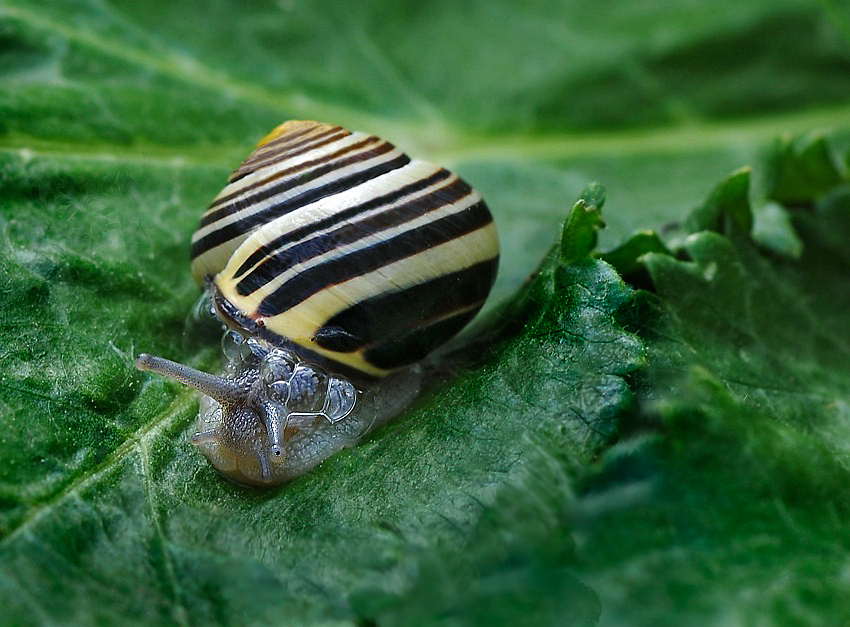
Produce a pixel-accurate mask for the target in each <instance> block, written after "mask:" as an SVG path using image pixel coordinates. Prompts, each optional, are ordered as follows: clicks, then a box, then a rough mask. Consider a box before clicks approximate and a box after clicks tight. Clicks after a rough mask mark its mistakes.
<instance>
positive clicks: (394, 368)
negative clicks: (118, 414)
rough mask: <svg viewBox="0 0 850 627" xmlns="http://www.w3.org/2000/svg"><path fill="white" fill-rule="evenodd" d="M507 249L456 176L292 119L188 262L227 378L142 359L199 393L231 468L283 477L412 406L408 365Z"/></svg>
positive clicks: (265, 479) (267, 141) (430, 345)
mask: <svg viewBox="0 0 850 627" xmlns="http://www.w3.org/2000/svg"><path fill="white" fill-rule="evenodd" d="M498 258H499V242H498V236H497V234H496V228H495V225H494V224H493V219H492V217H491V215H490V212H489V210H488V209H487V206H486V205H485V204H484V201H483V200H482V199H481V197H480V196H479V195H478V193H477V192H476V191H475V190H474V189H472V188H471V187H470V186H469V185H468V184H467V183H465V182H464V181H463V180H461V179H460V178H459V177H457V176H456V175H455V174H452V173H451V172H449V171H448V170H445V169H443V168H440V167H437V166H434V165H431V164H429V163H426V162H424V161H418V160H415V159H410V158H409V157H408V156H406V155H405V154H404V153H402V152H401V151H399V150H398V149H397V148H395V147H394V146H393V145H392V144H390V143H388V142H386V141H384V140H382V139H379V138H377V137H374V136H371V135H367V134H365V133H356V132H355V133H352V132H349V131H347V130H345V129H343V128H341V127H339V126H328V125H325V124H319V123H317V122H300V121H292V122H286V123H285V124H282V125H280V126H279V127H277V128H276V129H275V130H274V131H272V132H271V133H270V134H269V135H268V136H266V137H265V138H264V139H263V140H262V141H261V142H260V144H259V145H258V146H257V148H256V149H255V150H254V152H252V153H251V154H250V155H249V156H248V158H247V159H245V161H243V162H242V164H241V165H240V166H239V167H238V168H237V169H236V171H235V172H233V174H232V175H231V176H230V178H229V180H228V185H227V186H226V187H225V188H224V189H223V190H222V191H221V193H220V194H219V195H218V196H216V198H215V199H214V200H213V202H212V205H211V206H210V208H209V209H208V210H207V211H206V213H204V215H203V217H202V218H201V222H200V225H199V227H198V229H197V231H196V232H195V234H194V236H193V238H192V272H193V274H194V276H195V279H196V280H197V281H198V282H199V283H200V284H202V285H204V286H205V287H206V289H207V291H208V296H209V299H210V300H211V303H212V311H214V313H216V314H217V315H218V317H219V318H220V319H221V320H222V321H223V322H224V323H225V324H226V325H227V326H228V327H230V329H231V330H230V331H228V332H227V333H226V334H225V356H226V357H227V362H228V363H227V366H226V369H225V373H224V375H223V376H215V375H211V374H207V373H204V372H201V371H198V370H195V369H193V368H190V367H188V366H185V365H183V364H179V363H176V362H173V361H169V360H167V359H163V358H161V357H154V356H151V355H145V354H142V355H140V356H139V357H138V358H137V360H136V366H137V367H138V368H139V369H140V370H148V371H152V372H155V373H158V374H161V375H164V376H167V377H170V378H172V379H175V380H177V381H180V382H181V383H184V384H186V385H189V386H191V387H194V388H195V389H197V390H198V391H200V392H201V393H202V395H203V396H202V400H201V411H200V415H199V417H198V431H197V433H196V434H195V435H194V437H193V439H192V442H193V443H194V444H196V445H197V446H198V448H199V449H200V450H201V452H202V453H203V454H204V455H205V456H206V457H207V458H208V459H209V460H210V461H211V462H212V464H213V465H214V466H215V467H216V469H218V470H219V472H221V473H222V474H223V475H224V476H225V477H227V478H229V479H232V480H233V481H236V482H238V483H247V484H256V485H272V484H277V483H281V482H283V481H287V480H288V479H291V478H293V477H296V476H298V475H301V474H303V473H304V472H307V471H308V470H310V469H311V468H313V467H314V466H316V465H317V464H319V463H321V462H322V461H323V460H325V459H327V458H328V457H329V456H331V455H333V454H334V453H335V452H337V451H339V450H340V449H342V448H345V447H347V446H351V445H353V444H354V443H356V441H357V439H358V438H359V437H360V436H361V435H363V434H364V433H366V432H368V431H369V430H370V429H372V428H373V427H374V426H375V425H377V424H381V423H382V422H385V421H386V420H389V419H390V418H391V417H393V416H394V415H396V414H397V413H399V412H400V411H401V410H402V409H403V408H404V406H405V405H406V404H407V403H409V401H410V400H411V399H412V398H413V397H414V396H415V394H416V393H417V391H418V389H419V387H420V378H421V372H420V370H419V369H418V367H417V366H415V365H413V364H415V363H416V362H418V361H420V360H421V359H422V358H423V357H425V356H426V355H427V354H428V353H430V352H431V351H432V350H434V349H435V348H436V347H438V346H439V345H441V344H442V343H444V342H445V341H446V340H448V339H449V338H451V337H452V336H453V335H454V334H455V333H457V332H458V331H459V330H460V329H461V328H462V327H463V326H464V325H465V324H466V323H467V322H469V320H471V319H472V318H473V317H474V316H475V314H476V313H477V312H478V310H479V309H480V308H481V306H482V305H483V303H484V301H485V299H486V298H487V294H488V293H489V291H490V288H491V286H492V284H493V280H494V278H495V274H496V268H497V265H498ZM209 302H210V301H209V300H208V301H207V303H209ZM207 309H209V306H207Z"/></svg>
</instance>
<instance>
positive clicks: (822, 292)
mask: <svg viewBox="0 0 850 627" xmlns="http://www.w3.org/2000/svg"><path fill="white" fill-rule="evenodd" d="M807 202H811V200H808V201H807ZM795 223H796V224H798V228H799V229H800V237H801V240H802V241H803V243H804V245H805V247H804V252H803V254H802V256H801V258H800V261H799V263H795V264H789V263H788V262H787V261H784V260H778V259H773V258H769V257H765V256H764V255H763V254H762V253H761V252H760V251H759V249H758V248H757V247H756V246H755V245H754V244H753V243H752V242H750V241H749V240H748V239H747V238H746V237H741V236H740V233H738V234H737V235H735V234H733V236H732V237H726V236H723V235H720V234H718V233H714V232H699V233H696V234H694V235H692V236H691V237H689V238H688V239H687V240H686V241H685V243H684V248H683V251H682V252H683V253H684V254H685V258H684V259H677V258H674V257H672V256H670V255H669V254H659V253H654V254H649V255H647V256H646V257H644V263H645V265H646V268H647V269H648V272H649V274H650V276H651V280H652V285H653V288H654V290H655V296H654V297H653V298H644V306H643V314H642V315H641V316H640V317H639V318H637V319H638V320H639V324H640V329H639V331H638V332H639V335H640V336H641V337H643V338H645V339H646V341H647V349H648V363H649V368H648V370H647V371H645V376H646V381H644V382H643V383H642V384H641V386H642V387H645V388H648V389H650V390H651V391H652V392H651V394H649V395H647V396H645V397H644V398H643V405H642V411H641V413H640V415H639V416H638V419H639V420H638V422H637V423H636V426H637V425H640V424H643V425H644V428H646V427H645V426H646V425H648V424H655V428H656V429H658V430H659V431H658V433H663V434H664V435H663V437H658V436H656V437H651V438H648V437H646V435H641V436H636V437H633V438H632V439H628V440H625V441H624V442H622V443H620V444H618V445H617V446H615V447H614V449H612V450H611V451H609V452H608V453H607V455H606V460H605V463H604V464H603V465H602V469H601V470H600V471H599V474H598V476H597V477H596V478H595V479H594V480H593V481H592V482H591V486H590V491H589V495H588V496H587V497H585V498H584V499H583V500H584V503H582V502H579V504H578V505H577V508H578V512H579V514H578V518H579V520H581V521H582V523H581V525H580V526H579V527H578V528H577V529H576V533H577V534H581V535H582V536H583V537H585V538H586V541H587V544H586V545H585V551H586V555H588V556H593V559H592V561H589V563H588V565H587V566H586V567H583V568H581V569H580V571H579V576H580V578H581V579H582V580H584V581H586V582H589V583H591V586H592V587H593V589H594V590H596V592H597V593H598V594H599V596H600V598H601V600H602V605H603V607H604V608H605V611H606V612H608V620H609V621H610V622H612V623H617V622H634V623H638V624H649V623H651V622H653V621H654V620H655V619H656V618H657V617H658V616H662V615H663V616H664V617H665V618H666V619H667V620H669V621H670V622H672V623H675V624H683V623H688V622H692V621H695V620H699V621H705V622H720V621H730V620H731V621H732V622H741V623H750V622H753V621H764V622H766V623H767V624H791V623H800V624H802V623H807V622H810V621H812V620H815V621H816V622H819V621H821V620H826V621H827V622H837V623H841V622H842V621H846V620H848V617H850V613H848V608H847V605H846V603H845V599H846V598H847V595H848V593H850V587H849V586H848V584H847V581H846V579H845V578H844V577H843V576H842V573H843V569H844V565H845V558H846V551H847V547H848V546H850V534H848V532H847V529H846V525H845V524H844V522H843V521H844V520H845V519H846V517H847V516H848V514H850V510H848V507H850V505H848V504H850V488H848V486H850V475H848V472H847V469H846V464H845V460H846V455H847V442H848V441H850V430H848V426H847V425H848V417H850V413H848V412H850V383H848V382H850V344H848V335H847V324H848V316H847V311H848V307H850V292H848V291H847V289H846V284H847V277H848V276H850V254H848V252H847V247H846V238H847V236H848V234H850V196H848V195H847V194H844V195H842V196H839V197H836V199H835V202H833V203H832V204H831V205H829V206H828V207H827V206H821V207H820V208H819V209H818V210H817V213H816V215H812V214H809V213H800V212H797V213H796V214H795ZM600 495H602V496H600ZM620 495H630V496H628V497H627V498H620ZM600 500H602V501H603V502H604V503H606V507H600V505H599V501H600ZM581 512H584V515H582V514H581ZM626 534H628V542H627V543H625V542H622V539H623V538H624V537H625V536H626ZM613 547H616V550H614V549H613ZM623 573H628V575H627V578H626V579H625V580H624V578H623Z"/></svg>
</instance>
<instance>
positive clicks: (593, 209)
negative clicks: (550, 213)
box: [561, 183, 605, 264]
mask: <svg viewBox="0 0 850 627" xmlns="http://www.w3.org/2000/svg"><path fill="white" fill-rule="evenodd" d="M604 204H605V188H604V187H602V185H600V184H599V183H593V184H591V185H588V186H587V187H586V188H585V189H584V191H583V192H582V193H581V197H580V198H579V199H578V200H577V201H576V204H574V205H573V207H572V209H570V211H569V213H568V214H567V219H566V220H564V228H563V229H562V231H561V261H562V262H563V263H567V264H569V263H575V262H577V261H580V260H582V259H584V258H585V257H587V256H589V255H590V253H591V252H592V251H593V250H594V249H595V248H596V239H597V238H596V232H597V231H598V230H600V229H604V228H605V222H604V221H603V220H602V214H601V211H602V206H603V205H604Z"/></svg>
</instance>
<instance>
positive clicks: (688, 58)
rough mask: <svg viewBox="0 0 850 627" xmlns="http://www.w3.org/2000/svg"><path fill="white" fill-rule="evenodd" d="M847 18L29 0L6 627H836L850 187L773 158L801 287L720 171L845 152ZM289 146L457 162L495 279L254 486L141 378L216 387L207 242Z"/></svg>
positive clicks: (792, 267) (775, 231) (773, 214)
mask: <svg viewBox="0 0 850 627" xmlns="http://www.w3.org/2000/svg"><path fill="white" fill-rule="evenodd" d="M848 23H850V18H848V15H847V12H846V11H845V10H844V9H843V8H841V7H838V6H837V5H836V6H833V4H831V3H829V2H825V3H810V2H805V1H803V0H778V1H777V0H755V1H753V2H748V3H745V4H741V5H740V6H738V5H736V6H732V5H730V6H728V7H724V8H722V9H718V7H716V6H714V5H711V4H705V3H704V4H695V3H693V2H687V1H686V0H677V1H675V2H672V3H670V2H649V3H642V4H628V3H620V4H616V5H614V4H612V5H610V6H606V7H602V8H600V6H599V3H598V2H596V1H594V2H591V1H590V0H579V1H577V2H570V3H563V2H536V3H530V4H523V3H516V2H507V1H506V0H493V1H491V2H487V3H458V2H450V1H448V0H436V1H435V2H429V3H427V4H422V3H415V2H409V1H404V2H396V3H388V2H382V1H380V0H368V1H364V2H357V3H339V2H332V1H331V0H318V1H317V2H310V3H304V2H292V1H289V0H281V1H279V2H268V1H265V0H261V1H259V2H254V3H250V4H249V5H239V6H237V5H236V4H235V3H231V2H227V1H225V0H212V1H207V2H197V1H195V0H189V1H187V2H179V3H173V2H172V3H166V2H159V1H157V0H154V1H153V2H146V3H139V2H129V1H127V0H105V1H94V0H80V1H79V2H76V3H73V4H69V3H60V2H47V1H44V0H5V1H4V2H3V3H2V4H0V84H2V89H0V460H1V461H2V464H0V606H2V607H3V613H2V615H3V618H2V619H0V623H4V624H5V623H8V624H16V625H18V624H23V625H26V624H50V623H59V622H61V623H63V624H92V623H105V624H110V623H120V624H126V623H138V624H162V623H165V624H171V623H178V624H198V623H206V624H233V623H239V624H252V623H263V624H268V623H272V624H281V623H284V624H315V623H339V624H373V623H377V624H393V623H396V624H433V623H435V622H443V623H451V624H469V623H498V622H507V621H508V620H510V621H511V622H513V623H526V624H540V623H556V624H568V625H569V624H576V625H591V624H595V623H597V622H600V623H607V624H622V623H631V624H635V623H646V624H658V623H659V622H665V621H666V622H675V623H680V624H681V623H701V624H705V623H710V622H720V621H724V622H732V623H735V622H743V623H754V622H770V621H773V622H781V623H787V622H799V623H806V622H808V623H816V622H821V623H826V624H841V621H842V620H845V621H846V619H847V616H846V610H844V607H845V602H844V599H845V598H846V594H845V593H846V590H845V589H844V583H843V582H844V580H845V579H846V577H845V576H844V570H842V568H841V567H842V566H843V561H842V560H843V554H845V553H846V551H845V550H844V549H846V545H847V538H846V534H845V533H844V532H843V529H842V527H841V524H840V521H841V520H842V519H843V517H844V516H846V513H847V512H846V511H845V509H846V505H845V503H846V502H847V499H846V496H847V495H846V494H844V487H843V486H844V485H846V477H845V476H844V470H843V468H844V466H845V465H846V464H845V463H844V461H845V459H844V457H845V455H844V450H843V449H842V443H843V442H844V441H845V440H846V434H845V433H844V431H843V424H844V422H846V419H847V407H848V400H847V398H848V396H847V390H846V383H845V382H846V380H847V378H846V374H847V373H846V364H847V359H846V357H847V356H846V351H845V349H844V346H843V344H842V342H843V340H842V338H844V337H845V336H846V313H845V312H846V311H848V308H847V305H848V303H847V302H846V301H847V298H846V281H845V277H846V275H847V274H846V271H847V253H846V245H845V244H846V241H847V233H848V230H847V224H846V207H847V198H848V193H847V186H846V182H847V172H846V170H847V168H846V160H842V159H841V158H838V157H836V154H838V153H836V152H835V149H834V148H830V147H829V146H827V144H826V143H824V142H822V141H821V140H818V139H815V140H814V141H812V140H811V139H792V140H783V142H784V143H780V144H778V148H775V149H774V150H773V151H772V152H771V153H770V155H771V156H770V165H769V167H768V168H767V169H766V170H765V169H764V168H759V167H758V166H756V167H755V169H754V170H753V178H752V181H753V185H752V189H750V190H749V195H751V196H752V205H753V206H754V207H755V209H754V210H753V211H752V215H753V223H752V230H753V236H754V237H756V238H757V241H758V242H759V244H760V246H762V247H764V248H767V249H769V250H770V251H772V252H779V253H781V254H784V255H786V257H785V258H783V259H773V258H771V257H767V256H764V254H763V252H762V249H761V248H757V247H755V246H753V245H752V243H751V241H750V238H749V231H750V228H749V227H748V222H747V218H746V216H747V215H748V213H747V211H749V207H750V205H749V198H748V196H747V195H746V194H744V191H745V188H746V186H745V185H744V183H745V180H744V175H743V174H742V173H740V171H739V174H738V175H737V176H733V177H732V178H731V179H725V182H724V183H721V184H720V186H718V181H723V180H724V177H726V176H727V173H728V172H730V171H733V170H735V169H736V168H740V167H741V166H744V165H746V164H751V163H756V164H757V162H758V156H759V155H760V154H762V153H763V152H764V150H765V147H766V146H768V145H769V144H771V142H773V141H774V138H775V137H776V136H779V135H783V134H786V133H787V134H790V135H789V136H796V135H797V134H800V133H808V132H810V131H811V130H812V129H818V128H831V129H834V135H835V137H836V138H837V145H839V146H841V145H844V146H846V145H847V140H848V138H850V125H848V122H847V120H848V119H850V108H848V104H847V93H850V66H848V61H847V59H848V37H847V32H850V29H848ZM288 118H302V119H319V120H321V121H325V122H333V123H339V124H342V125H344V126H347V127H350V128H354V129H361V130H364V131H369V132H373V133H376V134H378V135H380V136H382V137H386V138H387V139H388V140H390V141H392V142H394V143H395V144H397V145H398V146H400V147H401V148H403V149H405V150H406V151H407V152H408V153H409V154H411V155H412V156H415V157H421V158H427V159H430V160H432V161H434V162H436V163H440V164H442V165H446V166H447V167H450V168H452V169H454V170H456V171H458V172H459V173H460V174H462V175H463V176H464V178H466V179H467V180H468V181H469V182H470V183H472V184H473V185H475V187H476V188H477V189H479V191H481V193H482V195H483V196H484V197H485V198H486V199H487V202H488V205H489V206H490V207H491V209H492V211H493V213H494V216H495V218H496V221H497V223H498V226H499V229H500V233H501V238H502V267H501V269H500V277H499V279H498V282H497V284H496V286H495V288H494V292H493V297H492V298H491V302H490V303H489V304H488V309H487V311H486V312H485V316H484V318H483V319H482V320H481V321H480V323H479V324H478V326H477V328H476V329H474V330H472V332H470V333H469V334H468V335H467V337H466V340H465V341H466V343H464V342H463V341H461V342H459V344H457V345H456V346H455V348H456V349H457V350H456V351H455V352H451V353H448V354H446V355H444V356H443V358H442V359H441V360H438V361H436V362H435V363H436V364H437V366H439V367H441V368H443V369H444V381H442V382H441V383H440V384H439V385H435V387H434V388H433V389H431V390H430V391H429V392H428V393H426V394H425V395H423V396H422V397H421V398H420V399H419V400H418V401H417V402H416V404H415V406H414V407H412V408H411V409H410V411H408V412H407V413H406V414H405V415H403V416H401V417H399V419H398V420H397V421H395V422H394V423H392V424H390V425H388V426H387V427H386V428H384V429H383V430H380V431H378V432H376V433H374V434H372V435H371V436H370V437H369V438H367V439H366V440H365V441H364V442H363V443H362V444H361V445H360V446H358V447H357V448H355V449H352V450H349V451H345V452H343V453H341V454H339V455H337V456H336V457H334V458H332V459H331V460H328V462H326V463H325V464H323V465H322V466H321V467H320V468H318V469H317V470H316V471H315V472H313V473H311V474H309V475H307V476H305V477H303V478H301V479H299V480H298V481H295V482H293V483H291V484H289V485H286V486H283V487H281V488H279V489H276V490H272V491H265V492H261V491H251V490H246V489H243V488H237V487H235V486H232V485H230V484H228V483H226V482H224V481H223V480H222V479H221V478H220V477H219V476H218V475H217V474H216V473H215V472H214V471H213V470H212V469H211V468H210V467H209V466H208V465H207V464H206V461H205V460H204V459H203V458H201V457H200V455H198V454H197V453H196V452H195V451H194V450H193V449H192V448H191V447H190V445H189V442H188V438H189V437H190V435H191V433H192V432H193V422H194V419H195V416H196V414H197V400H196V398H195V397H194V395H192V394H191V393H189V392H187V391H186V390H182V389H179V388H178V387H177V386H175V385H172V384H170V383H167V382H165V381H162V380H159V379H156V378H153V377H148V376H146V375H142V374H141V373H138V372H137V371H136V370H135V369H134V368H133V357H134V356H135V355H136V354H138V353H139V352H141V351H143V350H144V351H148V352H151V353H157V354H162V355H164V356H167V357H171V358H175V359H179V360H181V361H184V362H186V363H189V364H191V365H194V366H197V367H203V368H206V369H215V368H217V367H218V361H219V352H220V351H219V349H218V347H217V345H216V342H217V339H216V338H209V337H207V336H206V335H205V334H204V332H203V330H201V329H198V328H196V324H195V323H196V321H195V320H194V319H193V318H192V316H191V311H192V308H193V303H194V302H195V301H196V298H197V294H198V290H197V287H196V286H195V285H194V284H193V282H192V280H191V277H190V274H189V269H188V260H187V257H188V247H189V241H190V238H191V234H192V232H193V230H194V229H195V227H196V225H197V221H198V218H199V215H200V214H201V213H202V211H203V210H204V208H205V207H206V206H207V205H208V203H209V201H210V199H211V198H213V197H214V196H215V194H216V193H218V191H219V190H220V189H221V188H222V187H223V185H224V182H225V180H226V177H227V175H228V173H229V172H230V171H231V170H232V169H233V167H235V166H236V165H237V163H238V162H239V161H240V159H241V158H243V157H244V156H245V155H246V154H247V153H248V152H249V151H250V150H251V147H252V146H253V145H255V144H256V142H257V141H258V140H259V139H260V138H261V137H262V136H263V135H265V134H266V133H267V132H268V131H269V130H270V129H271V128H273V127H274V126H275V125H277V124H278V123H280V122H282V121H283V120H285V119H288ZM759 177H761V178H759ZM597 180H598V181H601V182H603V183H604V185H605V189H606V190H607V197H608V206H607V207H606V215H605V222H606V224H607V228H606V229H605V230H604V231H602V232H597V227H598V226H599V222H598V215H596V214H593V213H591V214H587V213H584V214H581V213H578V214H575V216H574V217H576V218H577V219H578V218H580V219H578V220H577V222H575V223H571V224H574V226H575V228H574V229H573V228H570V229H568V233H569V237H568V244H569V246H568V248H569V251H568V254H566V255H565V256H564V257H563V259H562V257H561V249H560V248H559V247H558V244H559V237H560V236H561V235H562V234H563V231H562V230H559V229H560V225H561V224H562V223H563V222H564V219H565V217H566V216H565V209H566V207H569V206H570V203H571V202H572V200H573V199H575V198H577V197H578V196H579V195H580V194H581V192H582V190H583V189H584V188H585V186H586V185H587V184H588V182H589V181H597ZM713 189H716V190H717V191H716V193H715V194H714V195H712V196H709V194H710V192H711V190H713ZM707 196H708V197H709V200H708V201H703V199H704V198H706V197H707ZM745 199H747V200H746V202H745ZM586 200H588V202H586V203H585V205H587V206H589V205H591V204H594V202H595V203H596V205H597V206H599V204H600V203H599V202H597V201H593V200H592V198H588V199H586ZM694 206H700V207H702V208H703V213H702V214H701V215H700V216H698V218H694V219H692V221H691V222H690V223H689V224H690V226H691V227H692V230H693V231H694V233H693V235H692V236H691V238H690V239H688V238H684V239H676V237H675V235H676V234H677V233H681V231H677V230H676V229H675V228H672V227H671V225H676V224H680V223H682V221H683V220H685V217H686V215H687V211H688V209H689V208H691V207H694ZM745 209H746V211H745ZM730 224H736V225H737V226H736V227H735V228H734V229H729V228H727V227H729V225H730ZM707 228H708V229H712V230H715V231H717V232H715V233H706V232H705V231H704V229H707ZM633 233H636V234H637V235H635V236H634V237H632V236H631V235H630V234H633ZM597 235H598V238H599V249H601V250H603V251H608V252H605V253H599V252H598V251H594V250H593V247H594V246H595V238H596V237H597ZM547 251H548V253H547ZM674 255H675V256H674ZM544 257H545V261H544V263H543V265H540V260H541V258H544ZM795 258H799V260H798V261H795V260H794V259H795ZM563 261H566V262H570V263H563ZM609 264H610V265H609ZM612 266H613V267H612ZM614 268H616V269H617V270H618V271H619V272H620V273H622V274H623V275H624V276H626V277H627V278H628V280H629V281H630V283H631V285H627V284H625V283H624V282H623V280H622V279H621V278H620V276H618V274H617V272H616V271H615V270H614ZM529 276H531V277H532V278H531V279H529ZM633 288H649V289H651V290H652V292H648V291H640V290H637V291H636V290H635V289H633ZM743 296H746V298H742V297H743ZM783 322H787V324H785V325H783V324H782V323H783ZM733 376H734V377H736V378H732V377H733ZM788 381H791V382H792V383H793V386H792V387H791V388H790V389H791V392H784V391H785V390H787V389H788V386H787V382H788ZM771 386H773V387H771ZM753 495H755V496H753ZM730 512H732V513H730ZM703 593H704V594H703Z"/></svg>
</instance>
